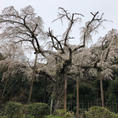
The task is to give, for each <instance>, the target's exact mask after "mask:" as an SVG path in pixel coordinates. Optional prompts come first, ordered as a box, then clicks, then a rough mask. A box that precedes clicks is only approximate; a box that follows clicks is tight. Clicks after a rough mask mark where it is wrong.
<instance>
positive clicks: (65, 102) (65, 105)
mask: <svg viewBox="0 0 118 118" xmlns="http://www.w3.org/2000/svg"><path fill="white" fill-rule="evenodd" d="M64 110H65V111H66V110H67V76H66V75H64Z"/></svg>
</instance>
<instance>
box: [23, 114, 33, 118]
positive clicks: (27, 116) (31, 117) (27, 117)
mask: <svg viewBox="0 0 118 118" xmlns="http://www.w3.org/2000/svg"><path fill="white" fill-rule="evenodd" d="M25 118H35V117H34V116H32V115H25Z"/></svg>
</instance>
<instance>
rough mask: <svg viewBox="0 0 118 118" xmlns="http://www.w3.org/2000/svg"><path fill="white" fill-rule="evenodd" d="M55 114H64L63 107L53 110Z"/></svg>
mask: <svg viewBox="0 0 118 118" xmlns="http://www.w3.org/2000/svg"><path fill="white" fill-rule="evenodd" d="M55 114H56V115H58V116H64V115H65V114H66V110H64V109H57V110H56V111H55Z"/></svg>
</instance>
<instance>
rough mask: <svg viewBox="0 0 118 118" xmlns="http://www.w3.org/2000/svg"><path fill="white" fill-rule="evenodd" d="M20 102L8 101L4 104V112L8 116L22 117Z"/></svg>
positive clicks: (12, 117) (13, 117)
mask: <svg viewBox="0 0 118 118" xmlns="http://www.w3.org/2000/svg"><path fill="white" fill-rule="evenodd" d="M22 108H23V107H22V104H20V103H17V102H8V103H7V105H6V106H5V113H6V115H7V116H8V118H22V115H23V113H22Z"/></svg>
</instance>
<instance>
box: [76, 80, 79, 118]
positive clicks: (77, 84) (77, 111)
mask: <svg viewBox="0 0 118 118" xmlns="http://www.w3.org/2000/svg"><path fill="white" fill-rule="evenodd" d="M76 89H77V105H76V118H79V78H77V79H76Z"/></svg>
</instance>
